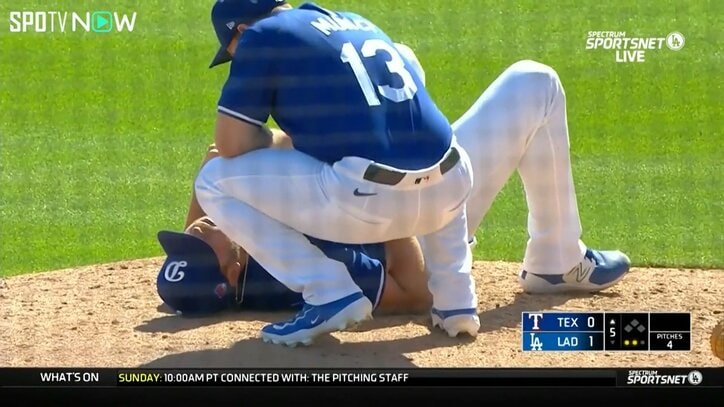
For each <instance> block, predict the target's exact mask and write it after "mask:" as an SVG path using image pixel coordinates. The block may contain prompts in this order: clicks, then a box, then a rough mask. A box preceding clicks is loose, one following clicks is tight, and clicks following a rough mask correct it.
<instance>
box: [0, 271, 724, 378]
mask: <svg viewBox="0 0 724 407" xmlns="http://www.w3.org/2000/svg"><path fill="white" fill-rule="evenodd" d="M161 261H162V259H161V258H154V259H147V260H139V261H128V262H122V263H115V264H108V265H99V266H93V267H84V268H79V269H74V270H59V271H54V272H47V273H39V274H34V275H24V276H19V277H13V278H8V279H5V280H0V328H2V329H0V366H28V367H30V366H37V367H48V366H57V367H136V366H145V367H412V366H420V367H433V366H435V367H523V366H528V367H538V366H540V367H546V366H560V367H574V366H581V367H583V366H586V367H614V366H630V367H644V366H648V367H665V366H682V367H688V366H700V367H704V366H722V365H724V362H722V361H721V360H719V359H717V358H716V357H715V356H714V355H713V354H712V352H711V350H710V347H709V335H710V333H711V330H712V328H713V327H714V325H715V324H716V323H717V321H719V320H721V319H722V318H724V314H722V309H723V308H724V305H723V303H722V298H724V271H722V270H676V269H633V270H632V271H631V273H630V274H629V275H628V276H626V278H625V279H624V280H623V281H622V282H621V283H619V284H618V285H617V286H615V287H612V288H610V289H608V290H606V291H604V292H602V293H599V294H596V295H585V296H570V295H558V296H534V295H527V294H524V293H522V291H521V289H520V287H519V286H518V284H517V280H516V274H517V271H518V270H519V267H520V265H519V264H514V263H502V262H477V263H476V264H475V271H474V273H475V276H476V280H477V287H478V294H479V297H480V306H479V309H480V312H481V313H480V322H481V324H482V328H481V333H480V335H479V336H478V337H477V338H476V339H475V340H461V339H450V338H448V337H447V336H446V335H444V334H443V333H442V332H438V331H432V332H431V330H430V328H429V317H428V316H413V317H378V318H376V319H375V320H374V321H372V322H370V323H369V324H367V325H366V326H364V327H363V328H360V329H359V330H358V331H357V332H340V333H334V334H332V335H327V336H324V337H321V338H319V339H318V340H317V342H316V343H315V344H314V345H312V346H311V347H308V348H296V349H289V348H284V347H280V346H274V345H270V344H265V343H263V342H262V341H261V340H260V339H257V334H258V331H259V329H260V328H261V327H262V326H263V325H264V324H265V323H266V322H270V321H276V320H279V319H280V318H284V317H286V314H285V315H280V314H270V313H241V312H238V313H226V314H224V315H220V316H217V317H209V318H200V319H188V318H181V317H178V316H176V315H172V314H169V313H168V311H166V310H165V308H164V307H163V306H161V301H160V299H159V298H158V296H157V294H156V290H155V279H156V275H157V271H158V268H159V267H160V265H161ZM538 310H571V311H688V312H691V314H692V330H693V332H692V351H691V352H638V353H637V352H592V353H585V352H573V353H564V352H561V353H530V352H522V351H521V331H520V322H521V312H523V311H538Z"/></svg>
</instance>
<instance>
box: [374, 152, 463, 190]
mask: <svg viewBox="0 0 724 407" xmlns="http://www.w3.org/2000/svg"><path fill="white" fill-rule="evenodd" d="M458 161H460V153H459V152H458V150H457V149H456V148H455V147H450V150H448V152H447V153H446V156H445V158H443V160H442V162H440V164H439V165H438V169H439V170H440V174H441V175H442V174H445V173H446V172H448V171H450V169H451V168H452V167H454V166H455V164H457V163H458ZM406 175H407V173H406V172H404V171H395V170H390V169H387V168H384V167H380V166H379V165H377V164H375V163H372V164H370V165H369V167H367V170H366V171H365V175H364V177H363V178H364V179H366V180H367V181H371V182H375V183H377V184H385V185H397V184H399V183H400V181H402V179H403V178H405V176H406Z"/></svg>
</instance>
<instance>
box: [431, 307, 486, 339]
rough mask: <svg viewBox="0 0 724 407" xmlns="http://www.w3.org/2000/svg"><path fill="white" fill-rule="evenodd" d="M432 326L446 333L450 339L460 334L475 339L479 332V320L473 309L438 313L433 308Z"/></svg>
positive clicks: (438, 311)
mask: <svg viewBox="0 0 724 407" xmlns="http://www.w3.org/2000/svg"><path fill="white" fill-rule="evenodd" d="M432 326H433V327H439V328H440V329H442V330H443V331H445V332H447V334H448V335H449V336H450V337H451V338H455V337H456V336H458V335H459V334H461V333H466V334H468V335H470V336H472V337H476V336H478V331H479V330H480V318H478V314H477V310H476V309H475V308H466V309H456V310H450V311H440V310H437V309H435V308H433V309H432Z"/></svg>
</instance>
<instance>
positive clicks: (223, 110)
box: [217, 105, 264, 127]
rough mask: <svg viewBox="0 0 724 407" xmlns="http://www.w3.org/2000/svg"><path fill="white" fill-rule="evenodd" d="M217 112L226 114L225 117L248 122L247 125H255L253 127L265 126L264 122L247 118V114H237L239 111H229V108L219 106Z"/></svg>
mask: <svg viewBox="0 0 724 407" xmlns="http://www.w3.org/2000/svg"><path fill="white" fill-rule="evenodd" d="M217 111H218V112H219V113H223V114H225V115H227V116H231V117H233V118H235V119H239V120H241V121H244V122H246V123H249V124H253V125H256V126H259V127H261V126H263V125H264V122H262V121H261V120H256V119H254V118H251V117H249V116H247V115H245V114H243V113H239V112H237V111H234V110H231V109H229V108H228V107H224V106H220V105H219V106H217Z"/></svg>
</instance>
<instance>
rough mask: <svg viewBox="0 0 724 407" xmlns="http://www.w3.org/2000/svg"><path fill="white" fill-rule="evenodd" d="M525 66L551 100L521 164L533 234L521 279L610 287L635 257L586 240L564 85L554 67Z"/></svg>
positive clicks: (540, 287) (551, 286) (553, 285)
mask: <svg viewBox="0 0 724 407" xmlns="http://www.w3.org/2000/svg"><path fill="white" fill-rule="evenodd" d="M521 69H522V70H523V71H524V72H528V76H530V77H531V82H532V83H534V84H535V85H531V88H532V89H534V90H536V94H538V95H542V96H543V97H544V100H545V102H546V103H545V104H544V105H543V106H544V116H543V117H544V118H543V119H542V120H541V122H540V126H539V127H538V128H537V129H536V131H535V132H534V133H533V134H532V135H531V136H530V137H529V139H528V141H527V146H526V149H525V154H524V156H523V158H522V159H521V162H520V165H519V167H518V172H519V173H520V177H521V179H522V181H523V184H524V186H525V192H526V200H527V202H528V210H529V213H528V233H529V235H530V239H529V240H528V245H527V247H526V252H525V258H524V261H523V270H522V271H521V274H520V282H521V284H522V285H523V287H524V289H526V290H527V291H529V292H540V293H551V292H563V291H598V290H601V289H604V288H607V287H609V286H611V285H613V284H615V283H617V282H618V281H619V280H621V279H622V278H623V276H624V275H625V273H626V272H627V271H628V269H629V266H630V261H629V259H628V257H627V256H626V255H625V254H623V253H621V252H620V251H597V250H591V249H589V248H587V247H586V245H585V244H584V243H583V242H582V241H581V240H580V236H581V233H582V229H581V223H580V218H579V214H578V205H577V202H576V191H575V187H574V183H573V174H572V170H571V161H570V142H569V135H568V122H567V113H566V95H565V92H564V89H563V85H562V83H561V81H560V78H559V77H558V74H557V73H556V72H555V71H554V70H553V69H552V68H551V67H548V66H545V65H542V64H538V63H534V62H530V63H527V64H526V65H525V66H524V67H522V68H521Z"/></svg>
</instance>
